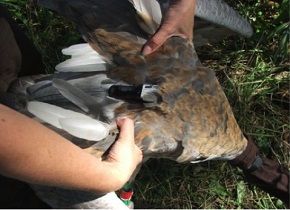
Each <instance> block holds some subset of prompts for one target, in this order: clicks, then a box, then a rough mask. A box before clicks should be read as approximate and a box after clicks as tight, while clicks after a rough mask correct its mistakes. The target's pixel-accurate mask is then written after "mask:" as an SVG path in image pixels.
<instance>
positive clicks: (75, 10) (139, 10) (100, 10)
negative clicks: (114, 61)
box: [38, 0, 253, 46]
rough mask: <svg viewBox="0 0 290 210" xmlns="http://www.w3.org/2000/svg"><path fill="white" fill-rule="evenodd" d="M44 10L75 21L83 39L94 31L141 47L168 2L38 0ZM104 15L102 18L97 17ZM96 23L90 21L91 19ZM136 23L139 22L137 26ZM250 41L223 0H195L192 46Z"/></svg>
mask: <svg viewBox="0 0 290 210" xmlns="http://www.w3.org/2000/svg"><path fill="white" fill-rule="evenodd" d="M38 2H39V4H40V5H41V6H43V7H46V8H49V9H51V10H54V11H57V12H58V13H59V14H61V15H63V16H65V17H67V18H69V19H71V20H73V21H75V22H76V23H77V24H78V26H79V29H80V31H81V33H82V34H83V35H84V36H86V35H87V33H88V32H92V31H93V30H94V29H96V28H105V29H106V30H109V31H115V32H122V33H123V34H125V33H126V34H127V36H128V38H129V39H131V40H136V41H138V42H139V43H142V44H144V43H145V42H146V40H147V39H148V38H149V37H150V36H148V35H152V34H153V33H155V32H156V30H157V29H158V27H159V25H160V23H161V21H162V17H163V15H164V13H165V12H166V11H167V9H168V5H169V3H168V2H169V1H168V0H146V1H144V0H110V1H106V0H99V1H94V0H82V1H70V0H38ZM100 14H105V15H100ZM96 18H97V19H98V20H99V21H97V22H95V21H92V20H94V19H96ZM136 19H137V20H138V21H137V22H136ZM231 34H239V35H241V36H244V37H250V36H251V35H252V34H253V30H252V27H251V25H250V24H249V23H248V21H247V20H246V19H245V18H243V17H242V16H241V15H240V14H239V13H238V12H236V11H235V10H234V9H233V8H232V7H230V6H229V5H228V4H227V3H226V2H224V1H222V0H214V1H213V0H196V9H195V27H194V44H195V46H201V45H204V44H207V43H211V42H216V41H220V40H221V39H223V38H225V37H226V36H227V35H231Z"/></svg>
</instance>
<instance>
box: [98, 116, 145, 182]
mask: <svg viewBox="0 0 290 210" xmlns="http://www.w3.org/2000/svg"><path fill="white" fill-rule="evenodd" d="M116 122H117V125H118V127H119V128H120V134H119V138H118V140H117V141H116V142H115V143H114V145H113V146H112V148H111V149H110V151H109V154H108V155H107V157H106V159H105V160H104V163H107V164H108V165H110V166H111V167H113V169H114V170H117V177H116V178H118V179H120V180H121V182H123V184H125V182H126V181H128V179H129V178H130V177H131V175H132V173H133V172H134V170H135V168H136V167H137V165H138V164H139V163H140V162H141V161H142V157H143V156H142V152H141V150H140V149H139V148H138V147H137V146H136V144H135V142H134V123H133V121H132V120H130V119H129V118H117V119H116Z"/></svg>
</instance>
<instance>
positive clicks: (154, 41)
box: [142, 28, 169, 55]
mask: <svg viewBox="0 0 290 210" xmlns="http://www.w3.org/2000/svg"><path fill="white" fill-rule="evenodd" d="M168 38H169V35H168V33H166V32H165V30H162V28H160V30H158V31H157V32H156V33H155V34H154V35H153V37H152V38H151V39H150V40H149V41H148V42H147V43H146V44H145V46H144V48H143V50H142V54H143V55H148V54H150V53H153V52H154V51H156V50H157V49H158V48H159V47H160V46H161V45H162V44H163V43H164V42H165V41H166V40H167V39H168Z"/></svg>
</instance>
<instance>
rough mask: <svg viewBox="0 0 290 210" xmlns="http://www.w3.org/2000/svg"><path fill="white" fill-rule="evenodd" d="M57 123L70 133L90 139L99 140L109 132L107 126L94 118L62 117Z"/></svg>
mask: <svg viewBox="0 0 290 210" xmlns="http://www.w3.org/2000/svg"><path fill="white" fill-rule="evenodd" d="M59 123H60V125H61V127H62V129H63V130H65V131H66V132H68V133H70V134H71V135H73V136H76V137H78V138H83V139H86V140H90V141H100V140H102V139H104V138H105V137H106V136H107V135H108V134H109V129H108V128H107V126H104V124H103V123H102V122H100V121H98V120H94V119H84V118H83V119H81V118H79V119H78V118H62V119H60V120H59Z"/></svg>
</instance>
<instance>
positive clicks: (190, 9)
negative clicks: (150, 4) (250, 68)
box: [142, 0, 195, 55]
mask: <svg viewBox="0 0 290 210" xmlns="http://www.w3.org/2000/svg"><path fill="white" fill-rule="evenodd" d="M169 4H170V5H169V8H168V10H167V12H166V14H165V17H164V19H163V22H162V24H161V26H160V28H159V29H158V31H157V32H156V33H155V34H154V35H153V37H152V38H151V39H150V40H149V41H148V42H147V43H146V44H145V45H144V48H143V51H142V54H143V55H148V54H150V53H152V52H154V51H156V50H157V49H158V48H159V47H160V46H161V45H162V44H163V43H164V42H165V41H166V40H167V39H169V38H170V37H172V36H180V37H182V38H185V39H186V38H188V39H192V38H193V25H194V12H195V0H169Z"/></svg>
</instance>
